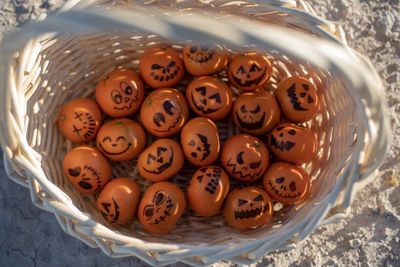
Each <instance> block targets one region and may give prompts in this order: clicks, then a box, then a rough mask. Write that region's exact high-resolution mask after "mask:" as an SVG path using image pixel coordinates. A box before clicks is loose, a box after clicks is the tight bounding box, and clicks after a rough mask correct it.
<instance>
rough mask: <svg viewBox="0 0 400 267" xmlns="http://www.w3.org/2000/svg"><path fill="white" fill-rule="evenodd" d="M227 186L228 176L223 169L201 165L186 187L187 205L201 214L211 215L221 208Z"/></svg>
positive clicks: (228, 183) (226, 192)
mask: <svg viewBox="0 0 400 267" xmlns="http://www.w3.org/2000/svg"><path fill="white" fill-rule="evenodd" d="M229 187H230V182H229V176H228V175H227V174H226V172H225V171H224V169H222V168H220V167H218V166H207V167H201V168H200V169H198V170H197V171H196V172H195V173H194V174H193V177H192V180H191V181H190V185H189V187H188V191H187V197H188V203H189V206H190V207H191V208H192V210H193V211H194V212H196V213H197V214H199V215H201V216H213V215H215V214H217V213H218V212H219V211H220V210H221V208H222V204H223V202H224V199H225V197H226V195H227V194H228V191H229Z"/></svg>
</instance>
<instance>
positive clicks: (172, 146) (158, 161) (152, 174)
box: [137, 138, 185, 182]
mask: <svg viewBox="0 0 400 267" xmlns="http://www.w3.org/2000/svg"><path fill="white" fill-rule="evenodd" d="M184 160H185V159H184V156H183V152H182V148H181V146H180V145H179V144H178V143H177V142H176V141H174V140H172V139H168V138H161V139H158V140H156V141H155V142H153V143H152V144H151V145H150V146H149V147H148V148H146V149H145V150H143V152H142V153H141V154H140V155H139V158H138V164H137V166H138V170H139V173H140V175H142V176H143V177H144V178H146V179H147V180H149V181H151V182H159V181H164V180H167V179H169V178H171V177H172V176H174V175H175V174H176V173H177V172H178V171H179V170H180V169H181V168H182V166H183V163H184Z"/></svg>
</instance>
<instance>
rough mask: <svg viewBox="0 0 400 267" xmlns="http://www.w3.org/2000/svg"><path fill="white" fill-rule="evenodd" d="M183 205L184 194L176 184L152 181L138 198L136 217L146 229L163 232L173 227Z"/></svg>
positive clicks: (183, 207) (184, 201) (182, 209)
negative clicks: (139, 198)
mask: <svg viewBox="0 0 400 267" xmlns="http://www.w3.org/2000/svg"><path fill="white" fill-rule="evenodd" d="M185 207H186V198H185V194H184V193H183V191H182V189H180V188H179V187H178V186H177V185H175V184H173V183H170V182H166V181H163V182H158V183H154V184H152V185H151V186H149V187H148V188H147V189H146V191H145V192H144V194H143V197H142V199H141V200H140V203H139V207H138V219H139V222H140V224H141V225H142V226H143V227H144V228H145V229H146V230H147V231H149V232H151V233H155V234H164V233H167V232H169V231H170V230H171V229H172V228H173V227H174V225H175V224H176V222H177V221H178V220H179V218H180V217H181V216H182V214H183V211H184V210H185Z"/></svg>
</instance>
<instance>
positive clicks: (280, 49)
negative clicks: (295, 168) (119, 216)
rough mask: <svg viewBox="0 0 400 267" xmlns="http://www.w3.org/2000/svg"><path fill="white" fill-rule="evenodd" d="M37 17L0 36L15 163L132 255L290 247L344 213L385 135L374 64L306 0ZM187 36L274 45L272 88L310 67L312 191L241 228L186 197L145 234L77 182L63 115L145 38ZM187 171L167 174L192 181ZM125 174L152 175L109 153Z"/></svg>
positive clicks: (74, 221) (158, 4) (40, 192)
mask: <svg viewBox="0 0 400 267" xmlns="http://www.w3.org/2000/svg"><path fill="white" fill-rule="evenodd" d="M88 6H90V8H88ZM94 6H99V8H93V7H94ZM42 19H43V21H41V22H34V23H31V24H28V25H26V26H25V27H23V28H22V30H21V31H19V32H17V33H13V34H10V35H8V36H7V37H6V38H4V40H3V43H2V44H1V50H0V58H1V62H0V63H1V65H0V68H1V69H0V82H1V90H0V101H1V104H0V105H1V106H0V123H1V124H0V127H1V128H0V141H1V145H2V148H3V150H4V154H5V157H4V158H5V166H6V169H7V173H8V174H9V176H10V178H12V179H13V180H14V181H16V182H17V183H19V184H21V185H23V186H26V187H28V188H29V189H30V192H31V197H32V201H33V203H34V204H35V205H36V206H38V207H40V208H42V209H45V210H47V211H49V212H52V213H54V214H55V216H56V217H57V220H58V222H59V223H60V225H61V227H62V228H63V229H64V230H65V231H66V232H67V233H69V234H71V235H73V236H75V237H76V238H78V239H80V240H82V241H83V242H85V243H86V244H88V245H90V246H93V247H96V246H98V247H100V248H101V249H102V250H103V251H104V252H105V253H106V254H107V255H110V256H112V257H125V256H132V255H133V256H136V257H138V258H140V259H142V260H144V261H145V262H147V263H149V264H152V265H165V264H168V263H172V262H176V261H181V262H184V263H187V264H192V265H208V264H211V263H214V262H216V261H219V260H223V259H224V260H229V261H232V262H236V263H245V264H248V263H251V262H254V261H256V260H258V259H259V258H260V257H262V256H263V255H264V254H265V253H267V252H268V251H271V250H275V249H278V248H281V249H285V248H290V247H292V246H294V245H295V244H296V242H298V241H300V240H303V239H304V238H305V237H307V236H308V235H309V234H310V233H311V231H312V230H313V229H314V228H315V227H318V226H319V225H322V224H327V223H330V222H332V221H334V220H337V219H340V218H343V217H344V216H346V210H347V208H348V207H349V205H350V202H351V198H352V196H353V194H354V192H355V189H358V188H360V187H362V186H363V185H365V184H366V183H367V182H368V180H369V179H366V177H367V176H368V175H369V174H371V173H372V172H373V171H374V170H376V168H377V167H378V166H379V164H380V163H381V162H382V160H383V157H384V154H385V152H386V150H387V148H388V139H389V127H388V122H387V119H386V118H385V117H384V98H383V88H382V85H381V83H380V80H379V78H378V76H377V74H376V72H375V71H374V69H373V68H372V67H371V65H370V63H369V62H368V60H366V59H365V58H363V57H362V56H360V55H357V54H356V53H354V52H353V51H352V50H351V49H349V48H348V46H347V45H346V42H345V39H344V33H343V31H342V29H341V28H340V27H339V26H337V25H335V24H332V23H330V22H326V21H324V20H322V19H320V18H317V17H316V16H315V15H314V13H313V11H312V9H311V7H310V6H309V5H308V4H307V3H305V2H304V1H302V0H281V1H278V0H252V1H248V2H242V1H227V0H226V1H212V0H207V1H194V0H180V1H168V0H160V1H155V0H154V1H140V0H139V1H135V2H134V3H131V1H129V2H128V1H93V0H91V1H84V3H79V1H70V2H68V3H67V4H66V5H65V6H64V8H63V10H62V12H59V13H57V14H55V15H54V16H51V17H48V18H42ZM187 40H195V41H199V42H207V43H211V42H213V43H219V44H222V45H224V46H226V47H227V48H229V49H231V50H232V51H237V50H239V49H240V48H243V47H247V48H249V47H257V48H258V49H261V50H263V51H265V53H266V54H267V56H268V57H269V58H270V59H271V60H272V62H273V66H274V72H273V75H272V78H271V81H270V83H269V84H268V85H267V87H265V88H264V89H265V90H270V91H273V90H274V89H275V88H276V86H277V83H279V81H280V80H281V79H282V78H284V77H287V76H290V75H302V76H305V77H307V78H308V79H310V80H311V81H312V82H313V83H314V85H316V87H317V88H318V94H319V97H320V99H321V107H320V110H319V112H318V115H317V116H316V118H315V119H313V120H312V121H310V122H309V123H307V126H308V127H310V128H311V129H312V130H314V131H315V132H316V133H317V135H318V140H319V141H320V146H321V148H320V151H319V153H318V156H317V157H316V158H315V160H313V161H312V162H311V163H310V164H308V165H306V166H305V167H306V170H307V171H308V172H309V173H310V174H311V176H312V187H311V195H310V198H309V199H307V201H305V202H303V203H302V204H301V205H297V206H295V207H285V208H283V209H281V210H279V211H277V212H276V213H275V215H274V217H273V220H272V222H271V223H269V224H267V225H265V226H262V227H259V228H257V229H248V230H236V229H233V228H232V227H229V226H228V225H227V224H226V222H225V221H224V220H223V218H222V216H221V215H217V216H214V217H211V218H201V217H197V216H195V215H194V214H193V213H191V212H190V210H189V209H188V210H187V211H186V212H185V215H184V216H183V218H181V219H180V221H179V223H178V225H177V226H176V227H175V228H174V229H173V230H172V231H171V232H170V233H168V234H165V235H152V234H149V233H147V232H146V231H144V230H143V229H142V228H141V227H140V225H139V224H138V223H137V222H136V221H135V222H134V223H132V224H131V225H129V226H118V227H117V226H113V225H110V224H108V223H107V222H106V221H105V220H104V219H103V218H102V217H101V216H99V213H98V212H97V210H96V205H95V201H96V199H95V196H84V195H82V194H79V193H78V192H77V191H75V190H74V189H73V188H72V187H71V185H70V183H69V182H68V181H67V179H66V178H65V176H64V175H63V174H62V170H61V162H62V159H63V156H64V155H65V153H66V152H67V151H69V150H70V149H71V148H72V147H73V145H72V144H71V143H70V142H69V141H67V140H66V139H65V138H63V136H62V135H61V133H60V132H59V130H58V128H57V125H56V119H57V115H58V112H59V110H60V109H61V106H62V104H63V103H65V102H66V101H67V100H68V99H71V98H73V97H77V96H84V97H92V96H93V93H94V89H95V85H96V83H97V82H98V81H99V79H100V77H101V76H102V75H103V74H105V73H106V72H108V71H110V70H112V69H114V68H115V67H117V66H125V67H130V68H133V69H136V68H137V65H138V58H139V57H140V55H141V53H142V52H143V51H144V50H145V49H147V48H149V47H153V46H157V45H159V44H165V43H167V44H172V45H174V48H176V49H177V50H179V49H181V47H182V45H183V44H184V43H185V42H186V41H187ZM222 76H223V75H222ZM186 82H187V80H186V81H183V82H182V83H181V84H180V85H179V86H180V87H181V88H184V86H185V84H186ZM236 93H237V92H236ZM232 125H233V124H232V123H231V122H229V121H225V122H222V123H219V127H220V129H219V130H220V134H221V136H222V138H223V139H224V138H226V137H227V136H229V135H231V134H233V133H235V132H237V130H236V129H235V128H234V127H233V126H232ZM190 172H191V170H188V169H184V170H182V171H181V172H180V173H179V174H178V175H177V176H176V177H174V178H173V179H172V181H173V182H175V183H177V184H179V185H180V186H182V187H185V186H186V185H187V184H188V181H189V179H190V177H189V176H190ZM122 175H124V176H129V177H132V178H133V179H135V180H136V181H137V182H138V183H139V184H140V185H141V186H142V188H143V189H144V188H145V186H147V185H148V184H147V183H146V182H145V181H143V179H142V178H140V177H139V176H138V172H137V170H136V167H135V162H134V161H133V162H125V163H122V164H118V165H117V164H113V176H114V177H117V176H122ZM370 177H371V176H370Z"/></svg>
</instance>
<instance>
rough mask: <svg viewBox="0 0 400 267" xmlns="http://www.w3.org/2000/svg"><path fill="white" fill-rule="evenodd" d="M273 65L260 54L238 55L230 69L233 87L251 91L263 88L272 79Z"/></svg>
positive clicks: (229, 76) (247, 53) (229, 77)
mask: <svg viewBox="0 0 400 267" xmlns="http://www.w3.org/2000/svg"><path fill="white" fill-rule="evenodd" d="M271 73H272V64H271V62H270V61H269V60H268V58H267V57H266V56H264V55H263V54H261V53H259V52H254V51H252V52H246V53H240V54H236V55H235V56H234V57H233V58H232V60H231V63H230V64H229V67H228V79H229V82H230V83H231V85H233V86H235V87H237V88H240V89H243V90H247V91H251V90H255V89H257V88H259V87H261V86H263V85H264V84H265V83H266V82H267V81H268V80H269V78H270V77H271Z"/></svg>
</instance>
